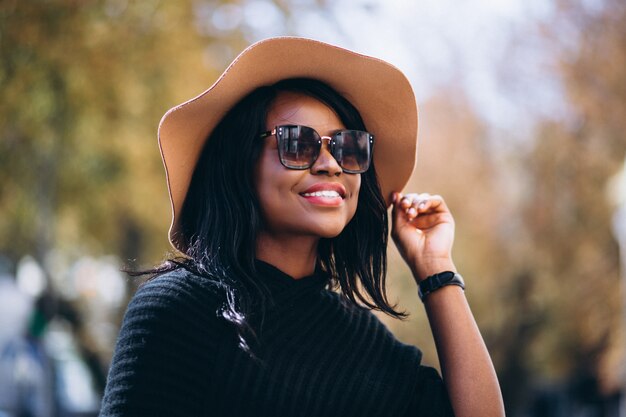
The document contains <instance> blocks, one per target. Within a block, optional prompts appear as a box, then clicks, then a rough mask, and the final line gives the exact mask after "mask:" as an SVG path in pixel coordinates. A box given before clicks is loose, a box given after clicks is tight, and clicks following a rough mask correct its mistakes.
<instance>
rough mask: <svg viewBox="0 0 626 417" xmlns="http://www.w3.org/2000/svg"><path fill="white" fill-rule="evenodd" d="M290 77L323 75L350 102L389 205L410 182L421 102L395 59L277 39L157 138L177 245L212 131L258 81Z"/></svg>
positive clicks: (259, 47) (238, 61)
mask: <svg viewBox="0 0 626 417" xmlns="http://www.w3.org/2000/svg"><path fill="white" fill-rule="evenodd" d="M288 78H313V79H317V80H319V81H322V82H324V83H326V84H328V85H329V86H331V87H332V88H334V89H335V90H336V91H337V92H338V93H339V94H341V95H342V96H344V97H345V98H346V99H347V100H349V101H350V102H351V103H352V104H353V105H354V106H355V107H356V108H357V109H358V110H359V113H360V114H361V117H362V118H363V121H364V122H365V126H366V127H367V129H368V131H370V132H371V133H372V134H373V135H374V136H375V137H376V145H375V150H374V164H375V166H376V171H377V173H378V180H379V182H380V186H381V189H382V193H383V196H384V198H385V199H386V201H387V204H388V205H389V204H391V194H392V193H393V192H394V191H401V190H402V189H403V188H404V186H405V185H406V183H407V181H408V179H409V177H410V176H411V173H412V172H413V168H414V166H415V160H416V150H417V104H416V101H415V95H414V93H413V89H412V88H411V84H410V83H409V81H408V80H407V78H406V77H405V76H404V74H403V73H402V72H401V71H400V70H399V69H398V68H396V67H394V66H393V65H391V64H389V63H387V62H385V61H383V60H380V59H377V58H373V57H370V56H367V55H362V54H358V53H355V52H352V51H350V50H347V49H343V48H340V47H337V46H333V45H330V44H327V43H323V42H320V41H316V40H312V39H306V38H296V37H278V38H270V39H266V40H263V41H260V42H257V43H255V44H253V45H251V46H250V47H248V48H247V49H246V50H244V51H243V52H241V53H240V54H239V56H237V58H235V60H234V61H233V62H232V63H231V64H230V65H229V66H228V68H227V69H226V70H225V71H224V73H223V74H222V75H221V76H220V77H219V78H218V80H217V81H215V83H214V84H213V85H212V86H211V87H209V89H207V90H206V91H204V92H203V93H202V94H200V95H198V96H197V97H194V98H192V99H191V100H188V101H186V102H184V103H182V104H180V105H178V106H175V107H173V108H171V109H170V110H169V111H168V112H167V113H165V115H164V116H163V118H162V119H161V123H160V125H159V131H158V137H159V147H160V150H161V156H162V158H163V164H164V165H165V172H166V178H167V185H168V190H169V194H170V201H171V206H172V223H171V227H170V231H169V237H170V242H171V243H172V245H173V246H174V247H175V248H177V249H182V248H181V247H180V245H179V244H177V242H176V239H175V235H176V232H177V230H178V216H179V213H180V210H181V208H182V205H183V203H184V201H185V196H186V194H187V190H188V188H189V184H190V182H191V177H192V175H193V171H194V168H195V166H196V163H197V161H198V158H199V156H200V153H201V151H202V148H203V146H204V143H205V141H206V139H207V137H208V135H209V133H210V132H211V131H212V130H213V129H214V128H215V126H216V125H217V124H218V123H219V122H220V120H221V119H222V118H223V117H224V116H225V115H226V113H227V112H228V111H229V110H230V109H231V108H232V107H233V106H234V105H235V104H236V103H237V102H238V101H240V100H241V99H242V98H244V97H245V96H246V95H247V94H249V93H250V92H252V91H253V90H255V89H256V88H258V87H261V86H267V85H272V84H274V83H276V82H278V81H280V80H283V79H288Z"/></svg>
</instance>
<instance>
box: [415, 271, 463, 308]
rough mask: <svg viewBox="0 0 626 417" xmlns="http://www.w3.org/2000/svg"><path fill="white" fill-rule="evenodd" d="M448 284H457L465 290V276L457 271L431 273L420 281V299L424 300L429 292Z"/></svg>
mask: <svg viewBox="0 0 626 417" xmlns="http://www.w3.org/2000/svg"><path fill="white" fill-rule="evenodd" d="M446 285H457V286H459V287H461V288H462V289H463V290H465V282H464V281H463V277H462V276H461V275H459V274H457V273H456V272H452V271H445V272H440V273H438V274H435V275H431V276H429V277H428V278H426V279H425V280H423V281H422V282H420V283H419V290H418V292H417V293H418V294H419V296H420V300H422V302H423V301H424V299H425V298H426V296H427V295H428V294H430V293H431V292H433V291H437V290H438V289H439V288H441V287H445V286H446Z"/></svg>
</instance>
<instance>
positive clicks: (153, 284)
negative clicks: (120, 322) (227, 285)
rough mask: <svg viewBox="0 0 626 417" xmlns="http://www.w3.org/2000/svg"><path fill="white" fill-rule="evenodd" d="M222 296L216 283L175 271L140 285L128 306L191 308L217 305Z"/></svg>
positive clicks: (181, 271)
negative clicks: (199, 305)
mask: <svg viewBox="0 0 626 417" xmlns="http://www.w3.org/2000/svg"><path fill="white" fill-rule="evenodd" d="M222 293H223V291H221V286H220V283H219V282H218V281H217V280H213V279H210V278H207V277H203V276H199V275H195V274H193V273H191V272H189V271H187V270H185V269H183V268H179V269H177V270H174V271H170V272H167V273H165V274H161V275H158V276H156V277H154V278H151V279H149V280H148V281H146V282H144V283H142V284H141V285H140V286H139V288H138V289H137V292H136V293H135V295H134V296H133V298H132V300H131V303H130V304H129V307H131V306H134V305H141V306H153V307H162V308H165V309H167V308H172V307H181V306H187V307H189V308H192V307H193V306H194V305H195V303H201V304H203V305H204V306H207V305H212V306H217V305H218V304H219V301H220V298H221V294H222ZM190 303H191V304H190Z"/></svg>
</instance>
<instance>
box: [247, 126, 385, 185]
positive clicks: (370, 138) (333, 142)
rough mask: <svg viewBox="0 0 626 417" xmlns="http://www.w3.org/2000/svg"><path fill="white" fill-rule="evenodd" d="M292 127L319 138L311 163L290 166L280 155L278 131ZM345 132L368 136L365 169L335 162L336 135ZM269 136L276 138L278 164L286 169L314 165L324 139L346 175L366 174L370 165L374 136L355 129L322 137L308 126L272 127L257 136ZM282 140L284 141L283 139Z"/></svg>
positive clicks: (304, 167) (301, 168) (298, 168)
mask: <svg viewBox="0 0 626 417" xmlns="http://www.w3.org/2000/svg"><path fill="white" fill-rule="evenodd" d="M292 127H298V128H302V127H306V128H307V129H311V130H312V131H313V132H315V134H316V135H317V137H318V138H319V139H318V141H317V143H318V146H319V147H318V151H317V156H316V157H315V159H314V160H313V161H311V162H309V163H308V164H306V165H303V166H290V165H288V164H287V163H286V162H285V160H284V158H283V155H282V153H281V149H282V147H281V144H280V141H281V139H279V137H278V134H277V133H279V132H280V129H284V128H292ZM345 132H358V133H359V134H361V133H365V134H367V136H368V142H367V144H368V146H369V153H368V158H367V166H366V167H365V169H357V170H354V169H348V168H344V167H343V165H342V163H341V162H340V161H338V160H337V158H336V157H335V152H334V150H335V145H336V143H337V142H336V138H337V136H338V135H341V134H342V133H345ZM269 136H274V137H275V138H276V145H277V147H278V148H277V151H278V159H279V160H280V163H281V164H282V165H283V166H284V167H285V168H287V169H296V170H305V169H309V168H311V167H312V166H313V164H315V161H317V158H319V156H320V153H321V150H322V142H323V141H324V139H326V140H328V150H329V152H330V154H331V155H332V156H333V158H335V161H337V164H338V165H339V166H340V167H341V170H342V171H343V172H345V173H348V174H362V173H364V172H367V170H368V169H369V167H370V165H371V163H372V155H373V152H374V135H372V134H371V133H369V132H366V131H364V130H356V129H343V130H340V131H337V132H335V133H333V134H332V136H322V135H320V134H319V132H318V131H317V130H315V129H313V128H312V127H310V126H306V125H278V126H276V127H274V129H272V130H268V131H266V132H263V133H261V134H260V135H259V138H261V139H264V138H267V137H269ZM283 140H284V139H283Z"/></svg>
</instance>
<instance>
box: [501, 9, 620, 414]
mask: <svg viewBox="0 0 626 417" xmlns="http://www.w3.org/2000/svg"><path fill="white" fill-rule="evenodd" d="M541 29H542V34H543V37H544V39H545V40H546V41H547V42H546V43H545V46H546V47H548V48H550V50H551V51H552V53H553V55H552V56H553V57H554V62H553V64H554V67H553V68H555V70H556V71H557V75H558V76H559V77H560V79H561V80H562V83H563V87H564V90H565V94H566V99H567V102H568V108H567V109H566V117H564V118H562V119H560V120H559V119H558V118H553V120H546V121H544V122H540V123H539V125H538V129H537V135H536V138H535V140H534V147H533V149H532V150H531V151H530V152H528V153H527V157H526V158H523V159H521V161H522V164H523V167H525V171H526V172H525V174H524V177H526V186H525V189H524V190H523V191H524V192H523V198H522V199H520V206H519V208H520V211H519V213H520V214H519V218H520V219H522V223H521V224H520V225H519V226H520V227H519V228H518V229H517V231H516V233H515V236H516V239H515V241H512V242H510V243H511V246H510V247H511V248H512V249H513V250H514V252H513V254H514V256H513V257H511V258H510V260H509V261H510V265H511V266H512V267H511V268H508V269H507V270H506V272H505V274H504V275H503V278H504V279H505V282H508V283H509V291H508V292H507V294H508V295H507V296H506V298H505V301H506V303H507V304H508V308H507V309H505V310H503V311H504V312H505V315H504V318H505V320H503V327H502V329H501V331H500V333H499V334H500V335H501V336H500V337H499V339H498V341H497V342H498V343H497V345H496V350H497V352H498V359H499V369H500V377H501V382H502V386H503V390H504V393H505V399H506V403H507V406H508V408H509V411H510V414H511V415H517V414H516V411H517V412H519V407H520V406H521V404H522V403H523V402H524V401H525V400H526V399H527V398H528V396H529V395H531V394H530V392H529V390H530V384H531V383H535V384H537V382H541V381H543V382H548V381H551V382H552V383H556V382H558V381H560V382H561V383H563V381H567V382H566V385H567V386H568V387H567V388H568V389H569V391H570V392H569V395H571V396H572V397H571V398H573V399H575V401H577V402H579V403H585V402H587V403H590V402H593V401H597V399H598V398H601V397H603V396H604V397H606V396H607V395H609V394H611V393H614V392H617V391H618V390H619V389H620V379H621V375H620V373H621V371H623V369H622V365H621V361H622V360H623V352H618V351H619V349H620V345H621V340H622V338H623V323H622V322H621V317H620V314H619V312H620V311H621V308H620V302H621V291H623V288H621V287H622V285H623V283H622V282H620V279H619V278H620V272H619V256H618V246H617V242H616V240H615V237H614V236H613V235H612V224H611V222H612V217H613V216H612V215H613V210H614V207H611V202H610V199H609V198H607V185H608V183H609V181H610V179H611V178H612V177H613V176H614V175H615V174H616V173H617V171H618V170H619V169H620V168H621V166H622V164H623V162H624V157H625V156H626V136H625V135H624V132H625V131H626V119H625V118H624V114H626V4H624V3H623V2H620V1H617V0H606V1H602V2H585V1H578V0H564V1H560V2H558V7H557V8H556V12H555V14H554V16H552V17H551V18H550V19H549V21H548V22H547V23H545V25H544V26H543V27H542V28H541ZM564 34H567V36H564ZM520 173H521V171H520ZM620 288H621V290H620ZM531 376H532V377H531ZM511 411H512V412H511Z"/></svg>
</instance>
